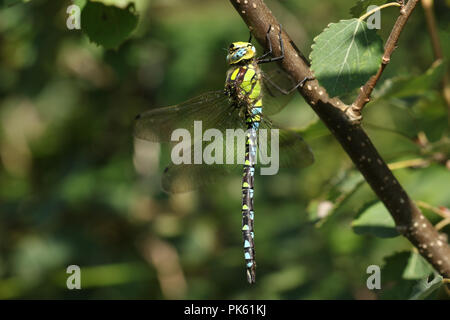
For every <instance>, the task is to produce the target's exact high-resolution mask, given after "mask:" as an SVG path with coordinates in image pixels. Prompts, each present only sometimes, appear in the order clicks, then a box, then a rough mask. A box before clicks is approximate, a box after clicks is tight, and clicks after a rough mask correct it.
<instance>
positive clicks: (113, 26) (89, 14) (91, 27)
mask: <svg viewBox="0 0 450 320" xmlns="http://www.w3.org/2000/svg"><path fill="white" fill-rule="evenodd" d="M110 2H113V1H108V3H110ZM137 23H138V16H137V14H136V13H135V7H134V4H133V3H131V4H128V5H127V6H126V7H125V8H119V7H116V6H109V5H105V4H104V3H100V2H93V1H89V2H88V3H87V4H86V6H85V7H84V8H83V10H82V11H81V29H82V30H83V32H84V33H86V34H87V36H88V37H89V39H90V40H91V41H92V42H94V43H97V44H98V45H102V46H103V47H104V48H105V49H114V48H117V47H119V45H120V44H122V43H123V42H124V41H125V40H126V39H127V38H128V36H129V35H130V34H131V32H132V31H133V30H134V28H135V27H136V25H137Z"/></svg>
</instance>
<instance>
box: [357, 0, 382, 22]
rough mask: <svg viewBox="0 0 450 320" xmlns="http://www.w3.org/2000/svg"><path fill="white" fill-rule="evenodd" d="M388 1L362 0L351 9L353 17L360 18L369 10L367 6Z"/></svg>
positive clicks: (379, 4)
mask: <svg viewBox="0 0 450 320" xmlns="http://www.w3.org/2000/svg"><path fill="white" fill-rule="evenodd" d="M387 2H388V1H386V0H360V1H358V3H357V4H355V5H354V6H353V7H352V8H351V9H350V13H351V15H352V17H353V18H359V17H360V16H362V15H363V14H365V13H366V12H367V8H368V7H369V6H371V5H375V6H381V5H382V4H385V3H387Z"/></svg>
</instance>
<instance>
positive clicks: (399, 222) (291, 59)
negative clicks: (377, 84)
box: [229, 0, 450, 278]
mask: <svg viewBox="0 0 450 320" xmlns="http://www.w3.org/2000/svg"><path fill="white" fill-rule="evenodd" d="M229 1H230V2H231V4H232V5H233V6H234V7H235V9H236V11H237V12H238V13H239V14H240V16H241V17H242V19H243V20H244V21H245V23H246V24H247V25H248V26H249V29H250V30H251V31H252V34H253V36H254V37H255V39H256V40H257V41H258V42H259V43H260V44H261V45H263V46H265V45H266V31H267V28H268V27H269V25H271V26H272V27H273V28H275V27H274V26H279V22H278V21H277V20H276V19H275V17H274V16H273V15H272V12H271V11H270V10H269V8H267V6H266V5H265V3H264V2H263V0H229ZM417 2H418V0H410V1H409V2H408V4H407V5H406V7H405V8H404V9H402V10H403V11H404V10H406V9H407V10H408V12H407V13H405V12H403V13H402V15H401V16H400V17H399V19H400V20H401V23H400V22H398V23H396V27H394V29H395V30H396V31H395V32H393V34H394V35H393V36H391V37H390V38H391V39H390V40H388V42H389V43H392V44H393V45H394V46H395V43H396V38H398V35H399V33H400V31H401V29H403V27H404V23H405V22H406V19H407V17H408V16H409V15H410V14H411V11H412V9H413V8H414V6H415V4H416V3H417ZM274 31H275V32H272V33H271V34H270V37H272V38H271V40H272V43H278V42H277V41H278V39H277V38H278V37H277V34H278V30H274ZM281 36H282V39H283V42H284V44H285V45H284V51H285V56H284V59H283V60H282V61H281V63H280V65H281V67H282V68H283V69H284V70H285V71H286V72H287V73H288V74H289V75H290V76H291V77H292V79H294V80H295V81H297V82H300V81H302V80H303V79H304V78H305V77H311V76H312V72H311V70H310V68H309V65H308V61H307V60H306V59H304V58H302V57H303V54H302V53H301V52H300V51H299V50H298V48H297V46H296V45H295V44H294V42H293V41H292V40H291V39H290V37H289V35H288V34H287V33H286V32H285V30H282V34H281ZM280 51H281V50H280V46H279V45H276V46H274V47H273V52H274V55H275V56H278V55H280ZM298 91H299V92H300V94H301V95H302V96H303V97H304V98H305V100H306V102H307V103H308V104H309V105H310V106H311V108H312V109H313V110H314V111H315V112H316V113H317V115H318V116H319V117H320V119H321V120H322V121H323V122H324V124H325V125H326V126H327V127H328V129H329V130H330V131H331V133H332V134H333V135H334V136H335V138H336V139H337V140H338V142H339V143H340V144H341V145H342V147H343V149H344V150H345V152H346V153H347V154H348V155H349V157H350V158H351V159H352V161H353V163H354V164H355V166H356V167H357V169H358V170H359V171H360V172H361V174H362V175H363V176H364V178H365V180H366V181H367V183H368V184H369V185H370V187H371V188H372V190H373V191H374V192H375V193H376V195H377V196H378V198H379V199H380V200H381V201H382V202H383V204H384V205H385V206H386V208H387V210H388V211H389V213H390V214H391V216H392V217H393V219H394V221H395V224H396V229H397V230H398V231H399V233H400V234H402V235H403V236H405V237H406V238H407V239H408V240H409V241H410V242H411V243H412V244H413V245H414V246H415V247H416V248H418V250H419V252H420V254H421V255H422V256H423V257H424V258H425V259H426V260H427V261H428V262H430V264H431V265H432V266H433V267H434V268H435V269H436V270H437V271H438V272H439V273H440V274H441V275H443V276H444V277H446V278H450V247H449V245H448V244H447V242H446V238H445V236H444V235H441V234H439V233H438V231H437V230H436V229H435V228H434V227H433V225H432V224H431V223H430V221H428V220H427V219H426V218H425V216H424V215H423V214H422V212H421V211H420V209H419V208H418V207H417V206H416V204H415V203H414V201H412V200H411V198H410V197H409V196H408V194H407V193H406V191H405V190H404V189H403V188H402V186H401V185H400V183H399V181H398V180H397V179H396V178H395V176H394V175H393V173H392V171H391V170H389V168H388V166H387V164H386V162H385V161H384V160H383V159H382V158H381V156H380V154H379V153H378V151H377V150H376V148H375V146H374V145H373V144H372V142H371V141H370V139H369V137H368V136H367V134H366V133H365V132H364V130H363V129H362V128H361V126H360V125H359V124H357V123H355V122H354V121H352V119H350V118H349V117H348V113H344V112H343V111H345V110H346V109H347V107H348V106H346V105H345V104H344V103H343V102H342V101H341V100H339V99H338V98H332V99H331V98H329V96H328V94H327V91H326V90H325V89H324V88H323V87H321V86H320V85H319V83H318V82H317V80H310V81H308V82H307V83H306V84H305V85H304V86H303V87H301V88H298ZM435 244H436V245H435Z"/></svg>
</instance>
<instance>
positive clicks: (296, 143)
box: [258, 118, 314, 168]
mask: <svg viewBox="0 0 450 320" xmlns="http://www.w3.org/2000/svg"><path fill="white" fill-rule="evenodd" d="M260 129H267V130H266V132H267V135H266V136H267V139H266V141H267V143H265V141H264V139H261V132H260V133H259V139H258V143H259V144H258V147H259V150H260V153H261V152H262V153H263V155H270V156H271V157H272V159H273V154H272V153H273V152H276V151H277V148H276V144H274V145H275V148H273V147H272V135H271V132H272V130H273V129H278V139H279V140H278V154H279V163H280V167H281V168H303V167H307V166H309V165H311V164H313V163H314V155H313V153H312V151H311V148H310V147H309V145H308V144H307V143H306V142H305V140H303V138H302V137H301V136H300V135H299V134H298V133H296V132H295V131H292V130H286V129H281V128H279V127H278V126H276V125H274V124H273V123H272V122H271V121H270V120H269V119H267V118H264V119H263V120H262V121H261V126H260ZM273 142H274V143H275V142H276V141H275V140H274V141H273Z"/></svg>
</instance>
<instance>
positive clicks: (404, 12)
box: [350, 0, 419, 117]
mask: <svg viewBox="0 0 450 320" xmlns="http://www.w3.org/2000/svg"><path fill="white" fill-rule="evenodd" d="M418 1H419V0H409V1H408V3H407V4H406V5H404V6H403V7H402V8H401V9H400V15H399V17H398V18H397V21H396V22H395V24H394V27H393V28H392V31H391V34H390V35H389V38H388V39H387V41H386V44H385V45H384V54H383V58H382V60H381V65H380V67H379V69H378V71H377V73H376V74H375V75H374V76H372V77H370V79H369V80H368V81H367V82H366V84H365V85H364V86H362V87H361V90H360V92H359V95H358V97H357V98H356V100H355V101H354V102H353V103H352V105H351V106H350V108H351V110H352V113H354V114H355V115H356V116H359V117H361V111H362V109H363V108H364V106H365V105H366V104H367V103H368V102H369V101H370V95H371V94H372V91H373V89H374V88H375V85H376V84H377V82H378V80H379V79H380V77H381V75H382V74H383V71H384V69H385V68H386V66H387V65H388V64H389V62H390V61H391V55H392V53H393V52H394V50H395V49H396V48H397V41H398V39H399V37H400V34H401V33H402V31H403V29H404V27H405V25H406V22H407V21H408V18H409V16H410V15H411V13H412V12H413V10H414V8H415V7H416V4H417V2H418Z"/></svg>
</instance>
